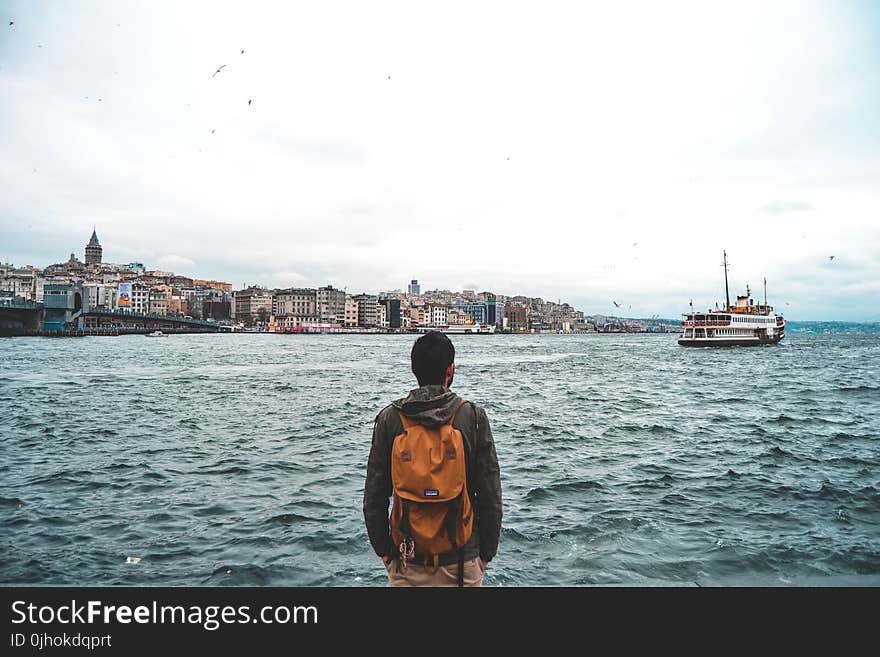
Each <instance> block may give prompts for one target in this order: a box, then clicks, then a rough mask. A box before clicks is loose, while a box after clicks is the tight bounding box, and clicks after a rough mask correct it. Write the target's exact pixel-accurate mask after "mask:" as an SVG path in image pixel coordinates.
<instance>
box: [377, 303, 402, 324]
mask: <svg viewBox="0 0 880 657" xmlns="http://www.w3.org/2000/svg"><path fill="white" fill-rule="evenodd" d="M379 306H380V307H381V308H382V309H383V310H382V312H384V313H385V323H384V324H381V326H387V327H388V328H392V329H397V328H400V327H401V315H402V312H401V305H400V299H394V298H386V299H379Z"/></svg>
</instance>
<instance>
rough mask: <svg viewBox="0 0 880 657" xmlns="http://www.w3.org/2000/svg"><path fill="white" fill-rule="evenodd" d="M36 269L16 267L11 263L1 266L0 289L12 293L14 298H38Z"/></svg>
mask: <svg viewBox="0 0 880 657" xmlns="http://www.w3.org/2000/svg"><path fill="white" fill-rule="evenodd" d="M37 278H38V277H37V274H36V271H35V270H33V269H26V268H25V269H16V268H15V267H13V266H12V265H10V264H7V265H3V266H2V267H0V291H3V292H8V293H10V296H12V297H13V298H14V299H20V300H22V301H34V300H35V298H36V289H35V287H36V280H37Z"/></svg>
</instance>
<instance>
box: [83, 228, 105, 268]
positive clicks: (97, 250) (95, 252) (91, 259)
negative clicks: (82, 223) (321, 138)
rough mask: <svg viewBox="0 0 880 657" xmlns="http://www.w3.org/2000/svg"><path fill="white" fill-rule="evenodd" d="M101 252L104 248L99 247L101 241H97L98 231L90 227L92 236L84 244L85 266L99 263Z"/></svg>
mask: <svg viewBox="0 0 880 657" xmlns="http://www.w3.org/2000/svg"><path fill="white" fill-rule="evenodd" d="M103 253H104V249H103V248H101V243H100V242H98V233H97V232H95V230H94V229H92V238H91V239H90V240H89V243H88V244H86V267H92V266H97V265H100V264H101V258H102V256H103Z"/></svg>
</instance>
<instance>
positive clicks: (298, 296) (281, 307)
mask: <svg viewBox="0 0 880 657" xmlns="http://www.w3.org/2000/svg"><path fill="white" fill-rule="evenodd" d="M272 310H273V312H272V314H273V315H275V322H276V324H279V325H281V326H283V327H285V328H295V327H297V326H302V325H303V324H317V323H318V309H317V293H316V290H314V289H311V288H290V289H287V290H277V291H276V292H275V294H274V296H273V304H272Z"/></svg>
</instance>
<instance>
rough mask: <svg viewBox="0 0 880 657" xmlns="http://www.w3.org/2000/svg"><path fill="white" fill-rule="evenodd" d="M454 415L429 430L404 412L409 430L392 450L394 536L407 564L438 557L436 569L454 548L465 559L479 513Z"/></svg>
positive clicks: (402, 561) (434, 562)
mask: <svg viewBox="0 0 880 657" xmlns="http://www.w3.org/2000/svg"><path fill="white" fill-rule="evenodd" d="M465 403H466V402H465V400H462V401H461V405H459V407H458V408H461V406H462V405H464V404H465ZM457 412H458V409H456V413H457ZM454 419H455V413H453V414H452V417H451V418H450V419H449V422H447V423H446V424H444V425H442V426H439V427H436V428H431V429H429V428H428V427H424V426H422V425H420V424H417V423H416V422H414V421H413V420H411V419H410V418H408V417H406V416H405V415H403V413H401V414H400V420H401V422H403V433H402V434H399V435H398V436H396V437H395V438H394V445H393V447H392V450H391V482H392V484H393V486H394V501H393V504H392V507H391V537H392V539H394V543H395V544H396V545H399V546H400V548H399V549H400V562H401V564H402V565H403V566H404V568H405V567H406V562H407V561H409V560H412V559H414V558H416V556H418V557H419V558H420V559H421V560H422V561H423V562H424V564H425V566H427V565H428V563H429V562H431V561H433V565H434V572H436V571H437V568H438V567H439V565H438V564H439V556H440V555H441V554H445V553H448V552H451V551H453V550H458V551H459V563H461V556H462V554H463V553H462V552H461V549H462V548H463V547H464V544H465V543H467V542H468V540H469V539H470V537H471V533H472V531H473V527H474V516H473V510H472V508H471V499H470V496H469V495H468V490H467V475H466V472H465V454H464V441H463V440H462V437H461V431H459V430H458V429H454V428H453V427H452V421H453V420H454ZM459 570H461V569H459ZM459 575H461V573H459Z"/></svg>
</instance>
